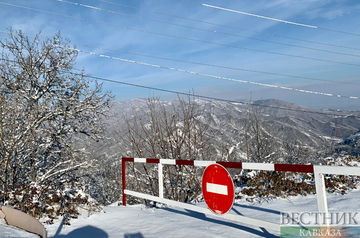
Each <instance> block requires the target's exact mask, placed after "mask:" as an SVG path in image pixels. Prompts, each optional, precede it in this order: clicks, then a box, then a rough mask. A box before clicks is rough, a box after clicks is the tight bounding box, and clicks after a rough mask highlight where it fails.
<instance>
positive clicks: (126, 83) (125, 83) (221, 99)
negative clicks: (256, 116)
mask: <svg viewBox="0 0 360 238" xmlns="http://www.w3.org/2000/svg"><path fill="white" fill-rule="evenodd" d="M72 74H74V75H78V76H83V77H86V78H92V79H96V80H100V81H105V82H110V83H116V84H122V85H127V86H132V87H137V88H144V89H150V90H155V91H161V92H166V93H172V94H178V95H184V96H190V97H197V98H203V99H207V100H213V101H220V102H228V103H238V104H242V105H250V106H258V107H264V108H272V109H280V110H286V111H295V112H306V113H311V114H319V115H327V116H334V117H348V116H353V117H356V118H360V116H357V115H349V114H347V115H346V114H338V113H328V112H319V111H313V110H300V109H295V108H289V107H279V106H271V105H264V104H258V103H250V102H244V101H239V100H229V99H223V98H217V97H211V96H204V95H199V94H193V93H185V92H180V91H175V90H169V89H163V88H157V87H151V86H145V85H140V84H134V83H128V82H123V81H118V80H113V79H107V78H103V77H98V76H93V75H90V74H78V73H72Z"/></svg>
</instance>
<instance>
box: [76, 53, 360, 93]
mask: <svg viewBox="0 0 360 238" xmlns="http://www.w3.org/2000/svg"><path fill="white" fill-rule="evenodd" d="M71 49H72V50H75V51H78V52H82V53H86V54H88V55H94V56H97V57H101V58H107V59H112V60H117V61H121V62H126V63H132V64H137V65H143V66H148V67H153V68H158V69H166V70H171V71H177V72H182V73H187V74H191V75H197V76H201V77H207V78H214V79H222V80H227V81H233V82H238V83H245V84H251V85H257V86H261V87H268V88H276V89H281V90H287V91H294V92H299V93H305V94H313V95H320V96H327V97H335V98H346V99H352V100H353V99H355V100H358V99H360V98H359V97H358V96H346V95H341V94H333V93H328V92H319V91H314V90H305V89H298V88H292V87H286V86H280V85H275V84H266V83H259V82H254V81H250V80H241V79H235V78H230V77H224V76H218V75H213V74H207V73H199V72H195V71H190V70H186V69H181V68H175V67H168V66H162V65H158V64H153V63H147V62H141V61H136V60H132V59H126V58H120V57H114V56H110V55H105V54H98V53H96V52H93V51H85V50H80V49H76V48H71Z"/></svg>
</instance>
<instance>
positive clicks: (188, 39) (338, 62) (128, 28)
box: [0, 1, 360, 67]
mask: <svg viewBox="0 0 360 238" xmlns="http://www.w3.org/2000/svg"><path fill="white" fill-rule="evenodd" d="M0 4H2V5H7V6H12V7H17V8H23V9H27V10H32V11H37V12H41V13H46V14H50V15H58V16H64V17H67V18H71V19H75V20H80V21H83V22H86V23H89V22H88V21H87V20H84V19H78V18H76V17H73V16H69V15H65V14H58V13H56V14H54V13H53V12H50V11H46V10H39V9H35V8H31V7H26V6H21V5H15V4H9V3H5V2H1V1H0ZM96 22H97V23H100V24H104V25H109V26H116V27H121V28H123V29H126V30H131V31H137V32H143V33H147V34H152V35H157V36H161V37H167V38H172V39H182V40H187V41H193V42H200V43H205V44H210V45H217V46H222V47H228V48H235V49H242V50H249V51H255V52H262V53H267V54H273V55H281V56H286V57H294V58H300V59H308V60H314V61H319V62H326V63H334V64H342V65H349V66H356V67H360V65H359V64H355V63H346V62H340V61H334V60H327V59H319V58H315V57H307V56H301V55H294V54H286V53H280V52H273V51H266V50H258V49H252V48H247V47H241V46H236V45H229V44H223V43H219V42H212V41H206V40H200V39H194V38H189V37H183V36H177V35H170V34H164V33H158V32H153V31H147V30H143V29H138V28H134V27H124V26H120V25H114V24H110V23H108V22H103V21H96Z"/></svg>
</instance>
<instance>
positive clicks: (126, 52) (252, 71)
mask: <svg viewBox="0 0 360 238" xmlns="http://www.w3.org/2000/svg"><path fill="white" fill-rule="evenodd" d="M85 46H88V47H90V46H89V45H85ZM96 50H102V51H107V52H115V51H114V50H111V49H106V48H96ZM121 52H122V53H123V54H130V55H136V56H143V57H147V58H153V59H161V60H167V61H172V62H181V63H187V64H195V65H202V66H208V67H214V68H221V69H230V70H235V71H244V72H251V73H259V74H265V75H272V76H280V77H287V78H297V79H306V80H311V81H320V82H327V83H332V84H342V85H343V84H349V85H358V83H352V82H347V81H341V82H339V81H334V80H327V79H320V78H314V77H306V76H300V75H293V74H284V73H277V72H269V71H261V70H255V69H249V68H240V67H230V66H225V65H217V64H210V63H202V62H197V61H189V60H181V59H174V58H169V57H163V56H154V55H147V54H142V53H137V52H132V51H128V50H126V51H121Z"/></svg>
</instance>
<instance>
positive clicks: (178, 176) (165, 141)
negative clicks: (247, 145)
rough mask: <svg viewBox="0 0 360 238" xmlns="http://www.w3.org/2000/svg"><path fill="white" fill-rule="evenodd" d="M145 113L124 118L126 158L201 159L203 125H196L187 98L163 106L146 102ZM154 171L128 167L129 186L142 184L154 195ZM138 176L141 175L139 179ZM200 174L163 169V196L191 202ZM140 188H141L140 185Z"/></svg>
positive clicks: (198, 188)
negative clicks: (132, 177)
mask: <svg viewBox="0 0 360 238" xmlns="http://www.w3.org/2000/svg"><path fill="white" fill-rule="evenodd" d="M144 111H145V113H143V114H140V115H139V114H137V115H134V116H132V117H131V118H126V123H127V136H126V138H127V142H128V148H129V152H130V154H129V155H132V156H136V157H155V158H170V159H187V160H195V159H196V160H203V159H209V158H206V156H207V154H206V153H207V152H208V147H209V143H207V142H208V141H207V140H208V137H207V135H206V126H205V125H204V124H201V123H199V121H198V119H197V117H198V116H199V112H198V111H197V108H196V104H195V103H194V101H192V99H191V98H188V99H187V100H184V99H180V98H179V100H178V102H177V103H176V102H174V103H172V105H171V106H165V105H164V104H163V103H162V102H161V101H160V100H158V99H149V100H148V103H147V106H146V108H145V109H144ZM156 171H157V168H155V167H149V166H148V165H143V166H142V167H138V166H135V167H133V168H132V174H134V175H135V176H136V177H134V180H133V181H132V185H133V186H134V187H135V186H136V185H137V186H136V189H140V186H139V183H140V182H141V181H146V186H145V188H146V189H147V191H150V192H152V193H153V194H156V193H157V192H156V191H157V173H156ZM141 174H144V176H142V175H141ZM200 180H201V174H200V172H199V171H198V170H197V169H196V168H194V167H189V166H181V165H176V166H165V167H164V183H165V184H164V192H165V196H166V197H168V198H172V199H175V200H179V201H185V202H186V201H190V200H194V199H195V198H196V197H197V196H199V194H200V193H201V181H200ZM141 187H144V186H141Z"/></svg>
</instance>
